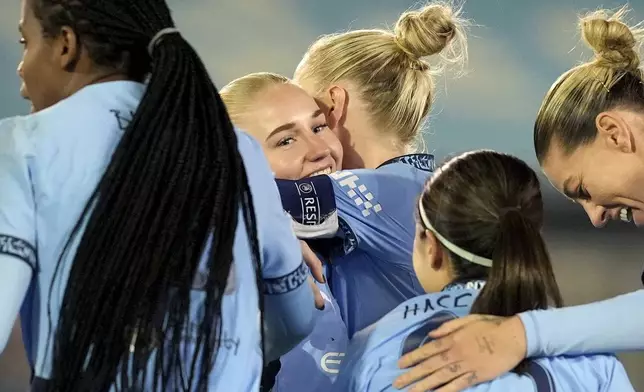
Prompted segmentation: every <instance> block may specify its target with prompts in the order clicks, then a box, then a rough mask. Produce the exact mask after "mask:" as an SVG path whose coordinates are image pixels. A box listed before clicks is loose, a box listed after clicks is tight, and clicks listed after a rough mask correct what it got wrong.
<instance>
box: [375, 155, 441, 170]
mask: <svg viewBox="0 0 644 392" xmlns="http://www.w3.org/2000/svg"><path fill="white" fill-rule="evenodd" d="M392 163H404V164H406V165H410V166H413V167H415V168H416V169H419V170H423V171H427V172H433V171H434V170H435V168H436V164H435V162H434V156H433V155H432V154H407V155H401V156H399V157H395V158H391V159H390V160H388V161H385V162H383V163H382V164H381V165H380V166H378V167H377V168H376V169H380V168H381V167H383V166H386V165H390V164H392Z"/></svg>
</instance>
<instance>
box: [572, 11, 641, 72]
mask: <svg viewBox="0 0 644 392" xmlns="http://www.w3.org/2000/svg"><path fill="white" fill-rule="evenodd" d="M626 13H627V8H626V7H624V8H621V9H620V10H618V11H617V12H615V13H613V14H612V15H611V14H610V12H609V11H607V10H599V11H595V12H592V13H590V14H588V15H586V16H584V17H582V18H581V20H580V28H581V35H582V38H583V39H584V41H585V42H586V44H588V46H589V47H590V48H591V49H592V50H593V51H594V52H595V62H597V63H598V64H599V65H604V66H607V67H611V68H621V69H624V70H628V71H637V70H638V69H639V67H640V57H639V54H638V46H639V44H640V42H639V40H638V38H640V37H641V35H642V32H643V31H642V29H631V28H630V27H629V26H628V25H627V24H626V23H624V21H623V18H624V16H625V15H626Z"/></svg>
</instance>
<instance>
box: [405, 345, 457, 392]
mask: <svg viewBox="0 0 644 392" xmlns="http://www.w3.org/2000/svg"><path fill="white" fill-rule="evenodd" d="M445 368H452V369H455V371H456V370H458V369H460V365H459V363H458V362H455V363H451V361H450V358H449V355H448V351H443V352H442V353H440V354H439V355H435V356H433V357H430V358H428V359H425V360H424V361H422V362H420V363H419V364H417V365H416V366H414V367H413V368H411V369H410V370H409V371H408V372H407V373H405V374H403V375H401V376H400V377H398V378H397V379H396V380H395V381H394V383H393V386H394V387H396V388H404V387H406V386H408V385H410V384H413V383H414V382H416V381H418V380H421V379H423V378H425V379H427V378H429V379H430V380H434V379H435V378H436V376H435V373H439V372H440V370H441V369H445ZM456 376H458V375H456ZM456 376H454V377H456ZM447 381H449V380H447ZM447 381H444V382H447ZM436 385H440V384H434V386H436Z"/></svg>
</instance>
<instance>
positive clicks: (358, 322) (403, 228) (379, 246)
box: [265, 154, 434, 392]
mask: <svg viewBox="0 0 644 392" xmlns="http://www.w3.org/2000/svg"><path fill="white" fill-rule="evenodd" d="M433 168H434V159H433V157H432V156H431V155H425V154H412V155H407V156H403V157H399V158H396V159H394V160H392V161H389V162H386V163H385V164H383V165H381V167H379V168H378V169H376V170H368V169H364V170H351V171H348V170H345V171H340V172H337V173H334V174H332V175H330V176H316V177H309V178H304V179H301V180H298V181H289V180H277V182H278V186H279V189H280V195H281V196H282V203H283V204H284V209H285V210H286V211H288V212H289V214H290V215H291V216H292V217H293V220H294V223H293V224H294V227H295V231H296V233H297V235H298V236H299V237H300V238H307V239H309V245H310V246H311V247H312V248H313V249H315V250H317V251H318V252H319V253H321V255H322V258H323V259H324V260H325V261H326V266H325V267H326V272H327V273H326V277H327V280H328V285H319V286H321V290H322V292H323V294H326V295H327V298H328V299H327V301H326V302H327V303H326V308H325V309H324V311H323V312H321V313H319V314H318V317H317V319H316V324H315V327H314V329H313V332H312V333H311V334H310V335H309V336H308V337H307V338H306V339H305V340H304V341H302V342H301V343H300V344H299V345H298V346H297V347H296V348H295V349H294V350H292V351H291V352H289V353H288V354H286V355H285V356H283V357H282V358H281V369H280V371H279V373H278V374H277V377H276V380H275V384H274V386H273V389H272V391H273V392H293V391H302V390H306V391H309V392H315V391H320V392H326V391H328V390H329V389H330V388H331V385H332V383H333V382H334V380H335V378H336V377H337V374H338V368H339V366H340V363H341V362H342V360H343V358H344V355H345V351H346V348H347V342H348V338H350V337H351V336H352V335H353V333H354V332H355V331H357V330H358V329H360V328H363V327H365V326H367V325H369V324H371V323H373V322H375V321H376V320H378V319H379V318H380V317H382V316H384V315H385V314H386V313H387V312H389V311H390V310H391V309H393V308H394V307H396V306H397V305H398V304H400V303H401V302H403V301H405V300H407V299H409V298H413V297H415V296H417V295H419V294H422V293H423V290H422V287H421V286H420V283H419V282H418V280H417V279H416V275H415V273H414V269H413V266H412V249H413V241H414V236H415V217H414V206H415V203H414V202H413V201H414V200H416V198H417V197H418V194H419V193H420V192H421V190H422V188H423V186H424V184H425V181H426V180H427V176H428V175H430V173H431V171H432V170H433ZM401 200H402V201H403V202H401ZM320 238H324V239H320ZM329 287H330V293H329V291H328V290H329ZM331 293H332V295H331ZM374 298H377V300H374ZM336 301H337V302H336ZM269 370H272V371H273V372H274V371H275V367H272V368H271V369H267V374H266V375H265V376H266V377H265V379H268V380H270V379H271V375H270V374H269V372H268V371H269ZM266 384H267V385H271V384H272V383H271V382H270V381H269V382H266Z"/></svg>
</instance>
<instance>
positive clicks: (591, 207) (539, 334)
mask: <svg viewBox="0 0 644 392" xmlns="http://www.w3.org/2000/svg"><path fill="white" fill-rule="evenodd" d="M626 14H627V8H626V7H624V8H622V9H620V10H618V11H617V12H614V13H611V12H610V11H607V10H600V11H596V12H593V13H590V14H588V15H586V16H584V17H582V18H581V19H580V29H581V35H582V38H583V40H584V41H585V42H586V44H588V46H590V47H591V48H592V49H593V51H594V57H593V59H592V60H590V61H589V62H587V63H584V64H581V65H578V66H576V67H574V68H572V69H571V70H569V71H567V72H566V73H564V74H563V75H562V76H561V77H560V78H559V79H558V80H557V81H556V82H555V83H554V84H553V86H552V87H551V88H550V90H549V91H548V93H547V94H546V97H545V98H544V100H543V103H542V105H541V108H540V109H539V113H538V115H537V119H536V122H535V126H534V145H535V152H536V155H537V158H538V160H539V163H540V165H541V167H542V169H543V171H544V172H545V173H546V175H547V176H548V179H549V180H550V182H551V183H552V184H553V185H554V186H555V187H556V188H557V189H558V190H559V191H560V192H561V193H563V194H564V195H566V196H567V197H568V198H570V199H571V200H573V201H575V202H577V203H579V204H581V206H582V207H583V208H584V210H585V211H586V213H587V214H588V216H589V217H590V219H591V221H592V223H593V224H594V225H595V226H596V227H602V226H604V225H605V224H606V223H607V222H608V221H609V220H622V221H626V222H634V223H635V224H636V225H638V226H642V225H644V72H643V71H642V64H641V62H640V56H639V54H638V49H639V48H640V47H641V43H642V38H644V30H643V29H641V28H639V27H629V25H628V24H627V23H626V22H625V21H624V17H625V16H626ZM638 26H641V24H640V25H638ZM643 280H644V279H643ZM642 309H644V290H639V291H636V292H633V293H630V294H625V295H622V296H619V297H616V298H612V299H609V300H605V301H602V302H597V303H592V304H587V305H581V306H574V307H569V308H561V309H553V310H539V311H529V312H525V313H521V314H519V315H518V316H513V317H509V318H499V317H490V316H480V315H474V316H468V317H465V318H462V319H459V320H456V321H453V322H449V323H446V324H444V325H443V326H442V327H441V328H440V329H438V330H437V331H435V332H434V333H432V334H430V336H431V337H432V338H435V339H437V340H434V341H432V342H430V343H428V344H426V345H425V346H423V347H422V348H420V349H418V350H415V351H414V352H412V353H410V354H409V355H407V356H405V357H403V358H402V359H401V361H400V366H402V367H410V366H413V365H415V364H419V363H421V364H422V365H419V366H416V367H414V368H413V369H411V370H410V371H409V372H408V373H407V374H405V375H403V376H401V377H400V378H399V379H398V381H397V382H396V384H395V385H396V386H397V387H399V388H403V387H405V386H406V385H409V384H411V383H413V382H414V381H417V380H420V379H422V381H420V382H418V384H417V385H419V386H420V388H419V389H418V390H433V389H435V388H437V387H438V386H441V385H444V384H445V385H444V386H443V387H441V388H440V389H438V390H439V391H441V392H454V391H460V390H463V389H465V388H467V387H469V386H471V385H473V384H478V383H480V382H483V381H487V380H491V379H493V378H495V377H497V376H499V375H501V374H503V373H505V372H506V371H508V370H510V369H513V368H514V367H515V366H516V365H517V364H518V363H519V362H521V361H522V360H523V359H524V358H535V357H543V356H557V355H581V354H593V353H612V352H619V351H633V350H644V311H642ZM481 344H482V346H480V345H481ZM471 347H482V349H481V350H471V349H470V348H471ZM446 383H447V384H446ZM621 390H622V389H620V391H621Z"/></svg>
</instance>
